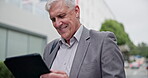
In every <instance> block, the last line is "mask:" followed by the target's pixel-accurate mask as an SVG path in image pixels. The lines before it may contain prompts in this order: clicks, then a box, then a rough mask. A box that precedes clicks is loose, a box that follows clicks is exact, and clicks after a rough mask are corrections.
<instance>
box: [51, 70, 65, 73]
mask: <svg viewBox="0 0 148 78" xmlns="http://www.w3.org/2000/svg"><path fill="white" fill-rule="evenodd" d="M50 71H51V73H56V74H67V73H66V72H64V71H59V70H50Z"/></svg>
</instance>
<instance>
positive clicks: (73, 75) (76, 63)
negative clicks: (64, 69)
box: [70, 27, 90, 78]
mask: <svg viewBox="0 0 148 78" xmlns="http://www.w3.org/2000/svg"><path fill="white" fill-rule="evenodd" d="M89 38H90V36H89V30H88V29H86V28H85V27H84V28H83V32H82V35H81V39H80V43H79V45H78V48H77V51H76V54H75V58H74V60H73V64H72V68H71V71H70V78H78V73H79V71H80V68H81V65H82V62H83V59H84V57H85V55H86V52H87V49H88V46H89V42H90V40H89Z"/></svg>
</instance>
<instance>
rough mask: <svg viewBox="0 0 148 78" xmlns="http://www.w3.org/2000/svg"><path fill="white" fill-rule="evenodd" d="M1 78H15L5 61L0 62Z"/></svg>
mask: <svg viewBox="0 0 148 78" xmlns="http://www.w3.org/2000/svg"><path fill="white" fill-rule="evenodd" d="M0 78H14V76H13V75H12V73H11V72H10V71H9V70H8V68H7V67H6V66H5V64H4V63H3V62H0Z"/></svg>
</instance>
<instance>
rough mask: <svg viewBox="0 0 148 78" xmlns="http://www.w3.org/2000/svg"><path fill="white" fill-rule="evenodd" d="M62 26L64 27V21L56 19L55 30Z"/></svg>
mask: <svg viewBox="0 0 148 78" xmlns="http://www.w3.org/2000/svg"><path fill="white" fill-rule="evenodd" d="M61 25H62V21H61V20H60V19H57V18H56V20H55V22H54V26H55V28H59V27H60V26H61Z"/></svg>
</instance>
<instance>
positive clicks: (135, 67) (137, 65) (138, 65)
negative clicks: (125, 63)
mask: <svg viewBox="0 0 148 78" xmlns="http://www.w3.org/2000/svg"><path fill="white" fill-rule="evenodd" d="M139 67H140V64H139V63H137V62H133V63H131V64H130V68H132V69H139Z"/></svg>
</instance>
